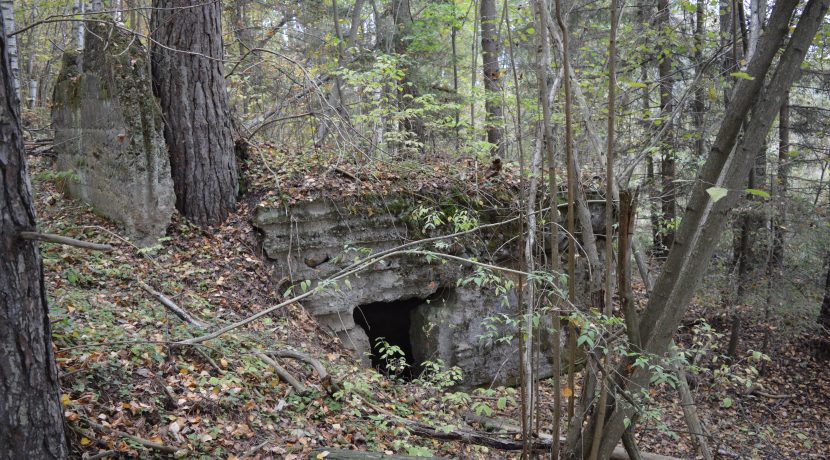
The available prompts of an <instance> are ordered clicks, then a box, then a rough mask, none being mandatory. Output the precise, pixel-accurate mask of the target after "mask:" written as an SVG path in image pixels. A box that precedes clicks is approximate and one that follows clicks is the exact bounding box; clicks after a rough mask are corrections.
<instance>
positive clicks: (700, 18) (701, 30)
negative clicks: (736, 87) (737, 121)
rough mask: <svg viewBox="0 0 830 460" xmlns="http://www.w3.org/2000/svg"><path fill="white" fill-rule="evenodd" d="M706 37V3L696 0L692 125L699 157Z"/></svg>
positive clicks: (702, 151) (703, 150) (702, 146)
mask: <svg viewBox="0 0 830 460" xmlns="http://www.w3.org/2000/svg"><path fill="white" fill-rule="evenodd" d="M705 38H706V3H705V2H704V1H703V0H697V8H696V10H695V66H696V71H695V72H696V76H698V77H700V78H699V79H698V80H699V81H698V83H697V88H695V101H694V126H695V136H696V137H695V156H696V157H697V158H698V159H700V158H703V155H704V154H705V153H706V139H705V137H706V131H705V128H704V120H705V111H706V95H705V89H704V85H703V78H702V75H703V73H704V71H705V69H706V63H705V62H704V60H703V47H704V46H705V42H704V40H705Z"/></svg>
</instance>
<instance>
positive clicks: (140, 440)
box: [84, 419, 181, 454]
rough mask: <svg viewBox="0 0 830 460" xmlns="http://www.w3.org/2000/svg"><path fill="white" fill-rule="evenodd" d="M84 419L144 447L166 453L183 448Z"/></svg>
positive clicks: (97, 428) (101, 429)
mask: <svg viewBox="0 0 830 460" xmlns="http://www.w3.org/2000/svg"><path fill="white" fill-rule="evenodd" d="M84 421H85V422H86V423H87V424H88V425H89V426H90V427H92V428H93V429H94V430H95V431H98V432H106V431H111V432H113V433H115V434H117V435H118V436H120V437H122V438H127V439H130V440H131V441H134V442H136V443H138V444H140V445H142V446H144V447H147V448H148V449H153V450H157V451H159V452H164V453H166V454H175V453H176V452H178V451H179V450H181V449H179V448H177V447H173V446H166V445H164V444H159V443H157V442H153V441H149V440H147V439H144V438H139V437H138V436H133V435H131V434H129V433H126V432H124V431H121V430H116V429H115V428H109V427H105V426H104V425H99V424H97V423H95V422H93V421H92V420H89V419H84Z"/></svg>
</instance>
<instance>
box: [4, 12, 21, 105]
mask: <svg viewBox="0 0 830 460" xmlns="http://www.w3.org/2000/svg"><path fill="white" fill-rule="evenodd" d="M0 9H2V12H3V26H4V27H5V28H6V33H10V32H12V31H14V0H0ZM6 48H7V51H8V53H9V69H10V70H11V79H12V87H13V88H14V94H15V95H16V96H17V98H18V99H20V66H19V64H18V62H17V37H8V38H7V39H6Z"/></svg>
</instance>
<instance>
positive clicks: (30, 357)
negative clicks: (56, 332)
mask: <svg viewBox="0 0 830 460" xmlns="http://www.w3.org/2000/svg"><path fill="white" fill-rule="evenodd" d="M4 13H5V11H4V12H3V13H0V14H2V15H4ZM0 22H2V21H0ZM8 45H9V44H8V41H7V40H6V36H5V27H4V30H3V31H2V32H0V48H2V62H0V84H2V92H0V136H2V142H0V203H2V206H0V254H2V256H0V459H22V458H37V459H49V458H66V456H67V449H66V442H65V439H64V433H63V412H62V410H61V406H60V401H59V394H60V385H59V383H58V371H57V366H56V365H55V357H54V355H53V353H52V338H51V331H50V327H49V318H48V316H47V314H48V307H47V302H46V290H45V286H44V284H43V270H42V266H41V259H40V254H39V252H38V249H37V246H36V243H35V242H34V241H30V240H24V239H22V238H20V232H21V231H25V230H34V229H35V211H34V206H33V203H32V195H31V191H30V187H29V178H28V172H27V170H26V163H25V154H24V151H23V137H22V133H21V128H20V108H19V101H18V98H17V96H16V95H15V92H14V86H13V84H12V79H13V76H12V72H11V67H10V63H9V59H8V47H9V46H8Z"/></svg>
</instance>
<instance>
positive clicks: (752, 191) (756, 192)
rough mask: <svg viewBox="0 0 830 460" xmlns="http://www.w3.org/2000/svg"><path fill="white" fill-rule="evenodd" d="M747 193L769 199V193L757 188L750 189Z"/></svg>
mask: <svg viewBox="0 0 830 460" xmlns="http://www.w3.org/2000/svg"><path fill="white" fill-rule="evenodd" d="M746 193H749V194H750V195H755V196H760V197H761V198H769V193H767V192H765V191H763V190H759V189H757V188H748V189H746Z"/></svg>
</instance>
